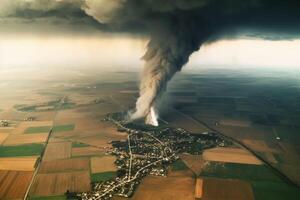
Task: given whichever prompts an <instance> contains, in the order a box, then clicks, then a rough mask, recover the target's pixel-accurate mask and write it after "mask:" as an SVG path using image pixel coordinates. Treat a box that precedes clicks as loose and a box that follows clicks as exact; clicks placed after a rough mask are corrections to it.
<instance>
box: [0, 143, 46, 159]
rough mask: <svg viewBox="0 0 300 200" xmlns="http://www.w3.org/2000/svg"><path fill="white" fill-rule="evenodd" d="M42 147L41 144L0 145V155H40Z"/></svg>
mask: <svg viewBox="0 0 300 200" xmlns="http://www.w3.org/2000/svg"><path fill="white" fill-rule="evenodd" d="M43 149H44V145H43V144H26V145H18V146H0V157H14V156H35V155H40V154H41V153H42V151H43Z"/></svg>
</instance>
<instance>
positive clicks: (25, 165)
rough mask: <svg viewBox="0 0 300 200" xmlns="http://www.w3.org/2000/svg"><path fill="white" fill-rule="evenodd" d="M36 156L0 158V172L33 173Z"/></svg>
mask: <svg viewBox="0 0 300 200" xmlns="http://www.w3.org/2000/svg"><path fill="white" fill-rule="evenodd" d="M37 159H38V156H26V157H25V156H24V157H5V158H0V170H15V171H34V165H35V163H36V160H37Z"/></svg>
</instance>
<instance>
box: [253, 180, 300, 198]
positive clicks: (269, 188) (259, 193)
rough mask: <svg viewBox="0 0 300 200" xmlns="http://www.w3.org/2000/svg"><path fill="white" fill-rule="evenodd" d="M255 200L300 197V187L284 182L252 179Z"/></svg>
mask: <svg viewBox="0 0 300 200" xmlns="http://www.w3.org/2000/svg"><path fill="white" fill-rule="evenodd" d="M251 185H252V188H253V192H254V196H255V200H282V199H291V200H292V199H299V197H300V189H299V188H296V187H294V186H289V185H288V184H286V183H284V182H271V181H251Z"/></svg>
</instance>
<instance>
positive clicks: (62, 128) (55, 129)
mask: <svg viewBox="0 0 300 200" xmlns="http://www.w3.org/2000/svg"><path fill="white" fill-rule="evenodd" d="M74 128H75V125H74V124H63V125H55V126H54V127H53V132H64V131H73V130H74Z"/></svg>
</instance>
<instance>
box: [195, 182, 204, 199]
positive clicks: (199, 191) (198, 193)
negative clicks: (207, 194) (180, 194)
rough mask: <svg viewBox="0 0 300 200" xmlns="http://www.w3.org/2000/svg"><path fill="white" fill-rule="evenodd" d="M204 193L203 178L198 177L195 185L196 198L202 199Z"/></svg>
mask: <svg viewBox="0 0 300 200" xmlns="http://www.w3.org/2000/svg"><path fill="white" fill-rule="evenodd" d="M202 195H203V179H200V178H197V180H196V186H195V198H197V199H201V198H202Z"/></svg>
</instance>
